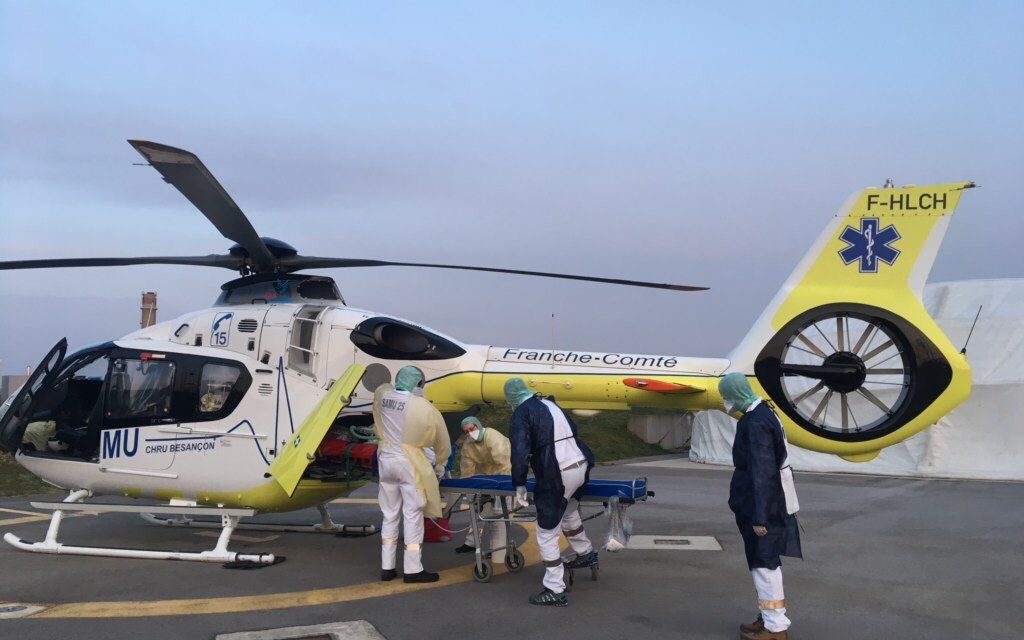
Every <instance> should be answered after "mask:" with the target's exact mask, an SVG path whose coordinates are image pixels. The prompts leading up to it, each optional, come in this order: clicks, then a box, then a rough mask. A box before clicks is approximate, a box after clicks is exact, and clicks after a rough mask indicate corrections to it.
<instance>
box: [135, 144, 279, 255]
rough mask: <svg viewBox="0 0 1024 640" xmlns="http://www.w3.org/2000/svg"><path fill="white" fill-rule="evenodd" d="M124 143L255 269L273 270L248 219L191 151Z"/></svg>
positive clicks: (265, 250) (265, 251)
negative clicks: (241, 251) (245, 255)
mask: <svg viewBox="0 0 1024 640" xmlns="http://www.w3.org/2000/svg"><path fill="white" fill-rule="evenodd" d="M128 144H130V145H132V146H133V147H134V148H135V150H136V151H138V152H139V153H140V154H141V155H142V157H143V158H145V159H146V161H147V162H149V164H150V165H152V167H153V168H154V169H156V170H157V171H159V172H160V175H162V176H163V177H164V180H165V181H166V182H168V183H170V184H171V185H173V186H174V188H175V189H177V190H178V191H180V192H181V194H182V195H183V196H185V197H186V198H188V201H189V202H191V203H192V204H193V205H195V207H196V208H197V209H199V211H200V212H202V214H203V215H204V216H206V217H207V219H209V221H210V222H212V223H213V226H215V227H217V231H220V233H221V235H223V236H224V237H225V238H227V239H228V240H233V241H235V242H237V243H238V244H240V245H242V247H244V248H245V250H246V251H248V252H249V259H250V260H252V266H253V269H254V270H255V271H257V272H264V271H273V270H274V268H275V260H274V256H273V254H271V253H270V250H269V249H268V248H267V245H265V244H264V243H263V240H261V239H260V237H259V234H257V233H256V229H255V228H253V226H252V223H251V222H249V219H248V218H246V217H245V214H244V213H242V210H241V209H239V208H238V205H237V204H235V201H234V200H232V199H231V196H230V195H228V192H227V191H226V190H225V189H224V187H222V186H221V184H220V183H219V182H217V178H215V177H213V174H212V173H210V170H209V169H207V168H206V166H205V165H204V164H203V162H202V161H201V160H200V159H199V158H198V157H197V156H196V155H195V154H194V153H192V152H190V151H185V150H184V149H178V148H176V147H171V146H168V145H165V144H159V143H156V142H147V141H145V140H129V141H128Z"/></svg>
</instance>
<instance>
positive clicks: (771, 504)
mask: <svg viewBox="0 0 1024 640" xmlns="http://www.w3.org/2000/svg"><path fill="white" fill-rule="evenodd" d="M718 390H719V393H720V394H721V395H722V400H723V401H724V402H725V408H726V412H727V413H732V414H735V413H741V414H743V415H742V417H741V418H740V419H739V422H738V423H737V425H736V440H735V441H734V442H733V445H732V462H733V466H735V467H736V469H735V471H733V474H732V482H731V483H730V485H729V508H730V509H732V512H733V513H734V514H736V525H737V526H738V527H739V530H740V535H741V536H742V537H743V549H744V551H745V552H746V555H747V566H748V568H749V569H750V573H751V575H752V576H753V578H754V587H755V589H756V590H757V599H758V608H759V609H760V612H761V614H760V615H759V616H758V617H757V620H755V621H754V622H753V623H751V624H744V625H741V626H740V634H741V635H740V637H741V638H742V639H743V640H785V639H786V638H787V631H786V630H787V629H788V628H789V618H787V617H786V601H785V595H784V593H783V590H782V559H781V558H780V556H789V557H794V558H800V557H802V556H801V553H800V532H799V531H798V528H797V522H796V516H795V515H791V514H790V512H791V511H792V512H795V493H794V494H791V495H792V498H791V502H792V503H794V504H792V505H791V506H790V508H789V509H787V506H786V495H785V493H784V490H783V473H782V472H781V470H782V469H783V467H785V466H786V458H787V452H786V436H785V432H784V431H783V429H782V424H781V423H780V422H779V419H778V417H776V415H775V412H774V411H773V410H772V408H771V407H770V406H768V404H766V403H765V402H763V401H762V400H761V398H759V397H758V396H757V394H755V393H754V391H753V389H751V388H750V383H749V382H747V378H746V376H744V375H743V374H741V373H730V374H728V375H726V376H724V377H723V378H722V380H721V381H720V382H719V384H718ZM787 473H788V470H787ZM789 479H791V476H789Z"/></svg>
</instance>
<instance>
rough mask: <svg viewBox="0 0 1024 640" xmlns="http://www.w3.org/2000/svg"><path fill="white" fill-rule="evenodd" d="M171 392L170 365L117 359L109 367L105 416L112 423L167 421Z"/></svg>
mask: <svg viewBox="0 0 1024 640" xmlns="http://www.w3.org/2000/svg"><path fill="white" fill-rule="evenodd" d="M173 392H174V363H173V362H168V361H165V360H139V359H134V358H117V359H115V360H114V361H113V363H111V367H110V380H109V383H108V386H107V397H106V403H105V408H106V412H105V413H106V417H107V418H109V419H111V420H122V419H126V418H133V419H138V418H149V419H155V420H160V419H164V418H169V417H170V416H171V399H172V397H173Z"/></svg>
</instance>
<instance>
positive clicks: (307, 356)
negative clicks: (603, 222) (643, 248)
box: [0, 140, 974, 564]
mask: <svg viewBox="0 0 1024 640" xmlns="http://www.w3.org/2000/svg"><path fill="white" fill-rule="evenodd" d="M129 143H130V144H131V145H132V146H133V147H134V148H135V150H136V151H138V152H139V153H140V154H141V155H142V156H143V157H144V158H145V160H146V161H147V163H148V164H149V165H150V166H152V167H153V168H154V169H156V171H157V172H159V173H160V175H161V176H162V177H163V179H164V180H165V181H166V182H168V183H169V184H171V185H172V186H173V187H175V188H176V189H177V190H178V191H179V192H181V194H182V195H184V196H185V198H187V199H188V200H189V202H191V203H192V204H193V205H194V206H195V207H196V208H197V209H198V210H199V211H200V212H201V213H202V214H203V215H205V216H206V217H207V219H209V221H210V222H212V223H213V225H214V226H215V227H216V229H217V230H218V231H219V232H220V233H221V234H222V235H223V236H224V237H225V238H227V239H229V240H231V241H233V242H235V244H234V246H232V247H231V248H230V249H229V251H228V253H226V254H223V255H221V254H212V255H206V256H184V257H182V256H162V257H129V258H71V259H67V258H64V259H41V260H19V261H6V262H0V270H10V269H34V268H54V267H72V268H80V267H100V266H122V265H135V264H177V265H198V266H210V267H219V268H225V269H230V270H232V271H235V272H237V273H238V276H239V277H237V278H235V279H233V280H231V281H229V282H227V283H225V284H224V285H222V287H221V292H220V295H219V296H218V298H217V299H216V301H215V302H214V304H213V305H212V306H211V307H210V308H208V309H202V310H199V311H194V312H191V313H187V314H185V315H182V316H180V317H178V318H175V319H172V320H168V321H165V322H161V323H158V324H155V325H153V326H150V327H146V328H143V329H140V330H138V331H134V332H132V333H130V334H128V335H126V336H124V337H122V338H118V339H116V340H112V341H109V342H105V343H102V344H98V345H93V346H89V347H86V348H84V349H81V350H79V351H77V352H74V353H71V354H69V353H67V349H68V345H67V341H66V340H62V341H60V342H58V343H57V344H56V345H55V346H54V347H53V349H51V350H50V352H49V353H48V354H47V355H46V356H45V357H44V358H43V360H42V361H41V362H40V364H39V366H37V367H36V368H35V369H34V371H33V373H32V374H31V376H30V377H29V379H28V380H27V382H26V383H25V384H24V385H23V387H22V388H21V389H20V390H19V391H18V393H16V394H14V395H13V396H12V397H11V398H9V399H8V400H7V401H6V402H5V403H4V404H3V406H2V407H0V448H2V449H3V450H5V451H10V452H14V453H15V457H16V460H17V461H18V462H19V463H20V464H21V465H22V466H24V467H25V468H26V469H28V470H29V471H30V472H31V473H33V474H35V475H36V476H38V477H40V478H41V479H43V480H44V481H46V482H48V483H50V484H52V485H55V486H57V487H60V488H62V489H65V490H68V491H69V495H68V497H67V498H66V499H65V501H64V502H61V503H34V505H35V506H38V507H41V508H45V509H50V510H52V511H53V517H52V520H51V524H50V529H49V531H48V532H47V535H46V538H45V539H44V540H43V541H41V542H28V541H24V540H22V539H20V538H18V537H17V536H15V535H14V534H11V533H7V534H6V535H5V536H4V539H5V540H6V541H7V542H8V543H10V544H12V545H14V546H15V547H17V548H19V549H22V550H26V551H32V552H39V553H57V554H78V555H103V556H110V557H129V558H131V557H135V558H138V557H144V558H160V559H178V560H196V561H207V562H242V563H255V564H272V563H274V562H275V561H276V559H275V557H274V556H273V554H237V553H234V552H231V551H229V550H228V549H227V545H228V543H229V541H230V537H231V535H232V533H233V532H234V531H235V530H236V529H237V528H244V527H245V526H246V525H248V526H249V528H255V527H259V528H264V529H266V528H271V527H274V526H275V525H259V524H255V523H241V519H242V518H248V517H250V516H253V515H256V514H257V513H266V512H285V511H293V510H298V509H304V508H307V507H311V506H316V507H317V508H318V509H319V510H320V514H321V522H320V523H319V524H316V525H312V526H304V525H303V526H300V525H294V526H293V525H280V526H279V527H278V530H288V531H318V532H333V533H353V534H360V533H364V534H365V533H372V532H373V527H372V526H365V527H363V526H355V527H352V526H348V525H340V524H336V523H334V522H333V520H332V519H331V517H330V515H329V514H328V512H327V509H326V504H327V503H328V502H329V501H330V500H332V499H334V498H336V497H337V496H339V495H341V494H342V493H343V492H344V491H345V489H346V486H347V483H348V481H349V480H351V479H352V477H353V476H354V475H355V473H356V472H354V471H353V464H354V466H355V467H356V468H357V469H358V468H360V464H361V465H362V468H364V470H365V467H368V466H369V464H370V461H369V460H368V458H369V457H371V454H370V453H368V452H367V448H365V447H363V448H360V443H359V442H358V438H357V437H355V435H357V434H358V433H359V432H358V429H359V428H360V427H364V428H365V426H366V425H367V424H369V423H370V422H372V413H371V410H372V398H373V392H374V391H375V390H376V389H377V387H379V386H380V385H381V384H385V383H388V382H390V381H391V380H392V379H393V378H394V377H395V375H396V374H397V371H398V370H399V369H401V368H402V367H404V366H408V365H411V366H416V367H417V368H419V369H420V370H421V372H422V373H423V374H424V380H425V384H424V388H423V389H422V393H423V395H424V397H426V398H427V399H428V400H429V401H430V402H431V403H432V404H433V405H434V406H435V407H436V408H437V409H438V410H439V411H441V412H442V414H443V415H445V416H446V418H450V419H454V420H455V421H456V422H455V423H456V424H457V420H458V419H460V418H461V417H462V416H465V415H467V414H468V413H472V412H473V411H474V410H475V409H476V408H478V407H479V406H481V405H485V404H488V403H502V402H504V396H503V390H502V389H503V385H504V383H505V381H506V380H508V379H509V378H511V377H521V378H523V379H524V380H525V381H526V383H527V384H528V386H529V387H530V388H531V389H535V390H537V392H539V393H543V394H544V395H554V396H557V399H558V402H559V404H560V405H561V406H563V407H564V408H566V409H574V410H600V411H609V410H611V411H615V410H629V409H633V408H645V407H650V408H659V409H673V410H679V411H696V410H702V409H720V408H721V407H722V399H721V397H720V395H719V393H718V386H717V382H718V380H719V378H720V377H721V376H723V375H725V374H726V373H730V372H734V371H739V372H742V373H743V374H745V375H746V376H747V377H748V379H749V380H750V382H751V384H752V386H753V387H754V389H755V391H757V392H758V393H760V394H761V395H762V396H763V397H766V398H768V399H769V400H770V401H771V402H772V403H773V405H774V406H775V407H776V408H777V410H778V414H779V418H780V419H781V421H782V424H783V426H784V428H785V431H786V434H787V437H788V439H789V441H790V442H792V443H793V444H795V445H797V446H801V447H804V448H807V449H811V450H815V451H820V452H826V453H832V454H836V455H840V456H842V457H843V458H845V459H847V460H851V461H866V460H870V459H872V458H874V457H875V456H877V455H878V452H879V451H880V450H881V449H882V448H884V447H886V446H889V445H892V444H895V443H897V442H900V441H902V440H904V439H906V438H908V437H910V436H912V435H914V434H915V433H918V432H919V431H921V430H923V429H925V428H927V427H928V426H929V425H932V424H934V423H935V422H936V421H937V420H938V419H939V418H940V417H942V416H943V415H945V414H947V413H949V412H950V411H951V410H952V409H953V408H955V407H956V406H957V405H959V404H960V403H961V402H963V401H964V400H965V399H966V398H967V397H968V395H969V394H970V389H971V373H970V367H969V365H968V363H967V360H966V357H965V355H964V354H962V353H959V352H958V351H957V350H956V348H955V347H954V346H953V345H952V343H951V342H950V340H949V339H948V338H947V337H946V336H945V335H944V334H943V332H942V331H941V329H940V328H939V327H938V326H937V325H936V323H935V321H934V320H933V319H932V318H931V317H930V316H929V315H928V313H927V311H926V310H925V308H924V306H923V304H922V303H921V289H922V288H923V286H924V282H925V280H926V278H927V275H928V273H929V271H930V269H931V266H932V264H933V262H934V260H935V257H936V255H937V252H938V248H939V245H940V244H941V241H942V239H943V237H944V235H945V232H946V230H947V228H948V225H949V222H950V219H951V217H952V214H953V212H954V211H955V209H956V207H957V205H958V204H959V200H960V196H961V194H962V193H963V191H964V190H966V189H969V188H971V187H973V186H974V183H972V182H960V183H949V184H936V185H929V186H906V187H895V186H893V185H891V183H887V184H886V185H885V186H884V187H881V188H877V187H869V188H866V189H863V190H862V191H859V192H856V193H854V194H853V195H852V196H850V198H849V199H848V200H847V201H846V202H845V203H844V204H843V205H842V207H841V208H840V209H839V211H838V213H837V214H836V215H835V216H834V217H833V218H831V219H830V220H829V222H828V224H827V225H826V227H825V229H824V231H823V232H822V233H821V235H820V236H819V238H818V240H817V241H816V243H815V244H814V245H813V246H812V247H811V249H810V250H809V252H808V253H807V254H806V255H805V257H804V258H803V259H802V260H801V261H800V263H799V264H798V265H797V267H796V268H795V270H794V271H793V273H792V275H791V276H790V277H789V278H788V280H787V281H786V283H785V284H784V285H783V287H782V288H781V289H780V290H779V292H778V293H777V294H776V296H775V297H774V298H773V300H772V301H771V302H770V303H769V305H768V307H767V308H766V309H765V310H764V312H763V313H762V314H761V315H760V317H759V318H758V319H757V320H756V321H755V323H754V325H753V327H752V328H751V330H750V331H749V333H748V334H747V336H746V337H745V338H744V339H743V340H742V341H741V343H740V344H739V345H738V346H737V347H736V348H735V349H734V350H733V351H732V352H731V353H730V354H729V355H728V356H727V357H725V358H695V357H685V356H673V355H646V354H632V353H600V352H588V351H573V350H557V349H533V348H520V347H502V346H492V345H471V344H465V343H463V342H460V341H459V340H457V339H456V338H453V337H450V336H447V335H445V334H443V333H441V332H439V331H436V330H434V329H431V328H428V327H425V326H423V325H421V324H419V323H416V322H414V321H412V320H407V319H404V318H399V317H395V316H391V315H387V314H381V313H377V312H374V311H370V310H363V309H358V308H354V307H350V306H348V305H347V304H346V302H345V300H344V298H343V297H342V295H341V293H340V292H339V290H338V287H337V286H336V284H335V283H334V281H333V280H332V279H331V278H329V277H326V276H321V275H311V274H305V273H297V272H298V271H302V270H307V269H327V268H348V267H385V266H398V267H415V268H440V269H461V270H473V271H484V272H491V273H506V274H517V275H526V276H537V277H547V278H560V279H568V280H577V281H590V282H602V283H607V284H613V285H625V286H635V287H646V288H653V289H662V290H670V291H700V290H704V289H705V288H704V287H698V286H690V285H677V284H667V283H653V282H644V281H636V280H625V279H616V278H599V277H592V276H581V275H572V274H560V273H549V272H539V271H525V270H514V269H500V268H495V267H474V266H465V265H451V264H426V263H410V262H389V261H383V260H373V259H356V258H330V257H311V256H303V255H301V254H299V253H298V251H297V250H296V249H295V248H294V247H292V246H291V245H289V244H288V243H286V242H283V241H280V240H276V239H273V238H268V237H260V236H259V235H258V234H257V232H256V230H255V228H254V227H253V226H252V224H251V223H250V221H249V220H248V219H247V218H246V216H245V214H244V213H243V212H242V210H241V209H240V208H239V207H238V205H237V204H235V202H234V200H233V199H232V198H231V196H230V195H229V194H228V192H227V191H226V190H225V189H224V187H223V186H222V185H221V184H220V183H219V182H218V181H217V179H216V178H215V177H214V176H213V174H212V173H211V172H210V171H209V170H208V169H207V168H206V167H205V166H204V165H203V163H202V161H201V160H200V159H199V158H198V157H197V156H196V155H195V154H193V153H191V152H189V151H185V150H183V149H178V148H175V147H171V146H168V145H164V144H158V143H153V142H147V141H142V140H129ZM27 430H29V431H31V430H36V431H39V430H43V431H44V432H45V434H44V435H45V436H46V438H45V439H46V441H47V446H46V447H43V448H39V447H34V446H32V445H30V444H26V440H25V434H26V431H27ZM339 430H340V433H341V435H339ZM346 430H347V431H346ZM37 441H38V440H37ZM339 442H340V449H339V448H338V447H334V448H333V450H334V451H335V452H336V453H335V454H333V455H331V454H328V453H326V451H327V450H328V449H330V448H331V447H327V446H326V445H327V444H329V443H330V444H335V445H337V444H339ZM338 451H340V452H341V453H340V454H339V453H337V452H338ZM101 495H111V496H127V497H131V498H141V499H148V500H158V501H161V502H164V503H166V505H163V506H159V505H158V506H154V505H150V504H146V505H125V504H99V503H96V502H86V500H87V499H89V498H92V497H93V496H101ZM75 510H77V511H92V512H101V511H133V512H136V513H139V514H143V515H144V517H146V518H147V519H148V520H150V521H151V522H155V523H159V524H166V525H169V526H213V527H219V528H220V529H221V535H220V538H219V539H218V542H217V546H216V547H215V548H214V549H213V550H212V551H204V552H199V553H184V552H164V551H147V550H135V549H110V548H105V547H103V548H101V547H72V546H68V545H64V544H62V543H60V542H58V540H57V536H58V534H59V528H60V522H61V518H62V514H63V513H65V512H67V511H75ZM160 514H177V515H178V518H176V519H167V518H162V517H160ZM196 515H214V516H219V517H220V520H219V524H218V523H217V522H214V523H213V524H212V525H211V524H210V523H209V522H203V521H200V520H192V519H190V518H189V516H196Z"/></svg>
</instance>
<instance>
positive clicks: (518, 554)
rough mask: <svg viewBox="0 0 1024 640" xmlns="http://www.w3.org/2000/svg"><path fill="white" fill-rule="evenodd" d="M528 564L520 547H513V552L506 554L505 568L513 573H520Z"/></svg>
mask: <svg viewBox="0 0 1024 640" xmlns="http://www.w3.org/2000/svg"><path fill="white" fill-rule="evenodd" d="M524 566H526V558H524V557H523V552H522V551H520V550H519V548H518V547H512V553H506V554H505V568H506V569H508V570H509V571H511V572H512V573H519V572H520V571H522V570H523V567H524Z"/></svg>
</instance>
